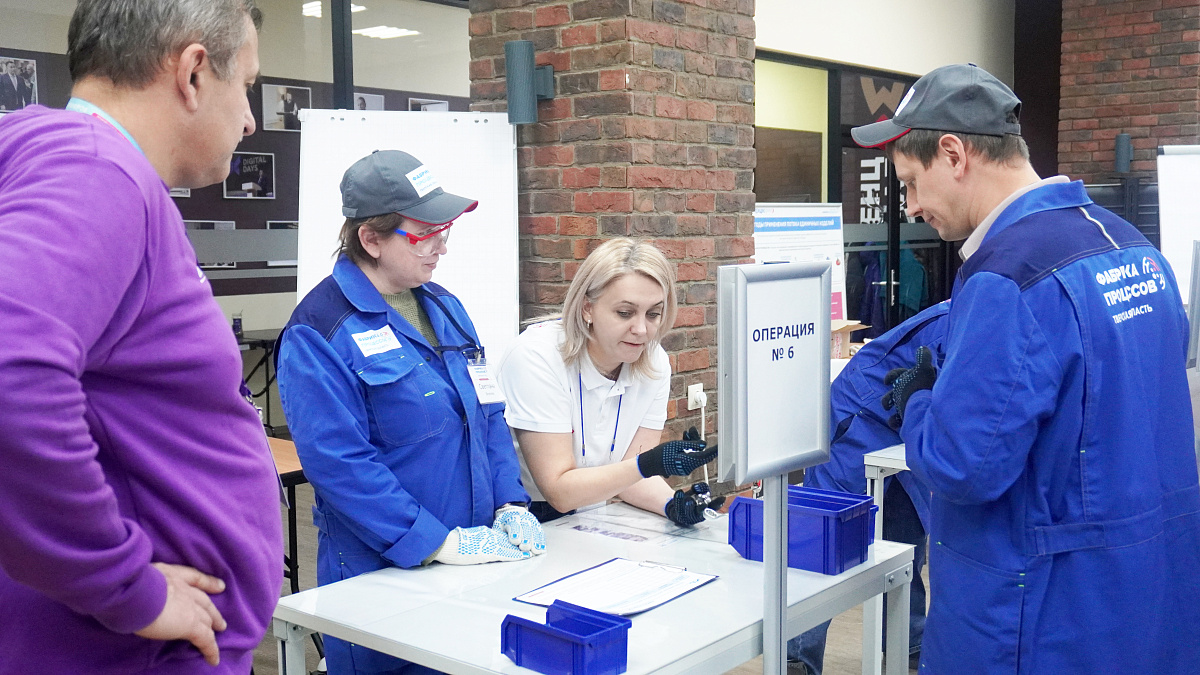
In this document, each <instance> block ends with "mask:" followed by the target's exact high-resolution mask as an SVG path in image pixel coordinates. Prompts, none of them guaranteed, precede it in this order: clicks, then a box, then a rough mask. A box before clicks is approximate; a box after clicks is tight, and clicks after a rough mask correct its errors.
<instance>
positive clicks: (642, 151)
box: [470, 0, 755, 437]
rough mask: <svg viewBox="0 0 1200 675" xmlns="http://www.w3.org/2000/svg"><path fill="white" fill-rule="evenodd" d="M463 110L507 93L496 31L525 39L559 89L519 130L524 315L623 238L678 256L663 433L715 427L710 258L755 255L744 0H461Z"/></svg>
mask: <svg viewBox="0 0 1200 675" xmlns="http://www.w3.org/2000/svg"><path fill="white" fill-rule="evenodd" d="M471 14H472V16H471V19H470V33H471V59H472V60H471V67H470V72H471V99H472V109H474V110H482V111H498V110H504V109H505V102H504V95H505V92H504V43H505V42H506V41H508V40H518V39H524V40H530V41H532V42H533V43H534V48H535V50H536V53H537V62H538V63H539V64H547V63H548V64H552V65H553V66H554V71H555V79H556V84H557V92H558V93H557V97H556V98H555V99H553V100H550V101H542V102H540V103H539V105H538V109H539V112H538V114H539V120H540V121H539V122H538V123H537V124H528V125H522V126H521V127H520V130H519V132H518V151H517V152H518V157H517V161H518V167H519V176H520V185H519V209H520V255H521V313H522V316H523V317H526V318H527V317H533V316H538V315H541V314H546V313H550V312H555V311H558V310H559V309H560V305H561V302H562V299H563V296H564V295H565V293H566V289H567V286H568V285H569V283H570V281H571V279H572V278H573V276H574V273H575V271H576V270H577V269H578V267H579V264H580V262H581V261H582V260H583V258H585V257H586V256H587V254H588V252H589V251H591V250H592V249H593V248H594V247H595V246H596V245H598V244H599V243H600V242H602V241H603V240H604V239H606V238H610V237H614V236H632V237H636V238H641V239H647V240H650V241H652V242H653V243H654V244H655V245H657V246H658V247H659V248H660V249H661V250H662V251H663V253H665V254H666V255H667V257H668V258H669V259H671V260H672V261H673V262H675V265H676V271H677V274H678V277H679V285H678V292H679V300H680V310H679V316H678V319H677V321H676V324H675V330H674V331H673V332H672V333H671V334H670V335H668V336H667V338H666V339H665V340H664V346H665V347H666V348H667V351H668V352H669V353H670V355H671V365H672V368H673V371H674V373H675V375H674V377H673V379H672V388H671V395H672V399H671V401H670V404H669V408H668V415H669V417H670V421H669V422H668V433H669V434H671V435H673V436H676V437H677V435H678V434H679V433H682V431H683V430H684V429H685V428H686V427H687V426H689V425H691V424H696V423H697V422H698V419H697V417H696V413H690V412H689V411H688V410H687V405H686V404H687V399H686V386H687V385H688V384H691V383H694V382H703V383H704V388H705V391H706V392H707V393H708V397H709V405H708V420H707V424H708V430H709V431H713V430H714V429H715V427H716V373H715V370H714V368H715V366H716V361H717V354H716V269H717V266H718V265H721V264H726V263H732V262H738V261H742V260H745V259H746V258H747V257H748V256H750V255H752V254H753V251H754V242H753V239H752V238H751V234H752V232H753V209H754V194H753V192H752V190H753V180H754V165H755V152H754V147H753V144H754V127H753V123H754V107H753V101H754V64H753V58H754V19H753V16H754V0H678V1H676V0H472V1H471Z"/></svg>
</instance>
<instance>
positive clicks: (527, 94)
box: [504, 40, 554, 124]
mask: <svg viewBox="0 0 1200 675" xmlns="http://www.w3.org/2000/svg"><path fill="white" fill-rule="evenodd" d="M504 77H505V80H506V83H505V84H506V87H507V89H508V121H509V123H510V124H532V123H534V122H537V102H538V101H539V100H546V99H552V98H554V66H538V65H535V63H534V56H533V43H532V42H530V41H529V40H510V41H508V42H505V43H504Z"/></svg>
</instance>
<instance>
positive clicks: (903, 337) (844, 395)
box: [804, 301, 950, 529]
mask: <svg viewBox="0 0 1200 675" xmlns="http://www.w3.org/2000/svg"><path fill="white" fill-rule="evenodd" d="M949 311H950V303H949V302H948V301H947V302H939V303H938V304H936V305H934V306H932V307H928V308H926V309H924V310H922V311H921V312H920V313H918V314H917V315H915V316H913V317H911V318H909V319H908V320H907V321H905V322H904V323H901V324H900V325H898V326H896V327H895V328H893V329H891V330H889V331H888V332H886V333H884V334H883V335H880V336H879V337H877V338H875V339H874V340H871V341H870V342H868V343H867V344H865V345H863V346H862V348H861V349H859V350H858V353H857V354H855V355H854V357H853V358H851V359H850V363H848V364H846V367H845V369H843V370H842V372H841V373H839V374H838V376H837V379H835V380H834V381H833V385H832V386H831V387H830V389H829V415H830V418H829V429H830V433H831V435H832V436H831V438H830V442H829V461H828V462H826V463H824V464H818V465H817V466H814V467H810V468H808V469H806V470H805V472H804V484H805V485H808V486H811V487H817V488H823V489H826V490H840V491H842V492H851V493H854V494H865V493H866V491H867V477H866V466H865V465H864V463H863V455H865V454H867V453H868V452H875V451H876V450H882V449H884V448H888V447H891V446H893V445H897V444H899V443H903V441H902V440H901V439H900V432H898V431H895V430H893V429H892V428H891V427H890V426H888V419H889V418H890V417H891V416H892V414H893V413H894V412H895V411H894V410H884V409H883V395H884V394H886V393H887V392H888V390H889V389H891V386H890V385H886V384H884V383H883V380H884V377H886V376H887V374H888V373H889V372H891V370H892V369H894V368H909V367H911V366H912V365H913V363H915V362H916V360H917V348H918V347H920V346H922V345H924V346H926V347H929V348H930V349H931V350H932V351H933V354H934V358H935V360H936V361H937V362H938V363H941V359H942V357H943V356H944V352H943V349H942V342H943V338H944V337H945V335H946V314H947V312H949ZM892 478H895V479H897V480H899V481H900V484H901V485H902V486H903V487H904V491H905V492H907V493H908V496H909V498H910V499H911V500H912V503H913V506H914V507H915V508H916V510H917V515H918V516H919V517H920V518H921V524H922V525H924V526H925V527H926V529H928V527H929V489H928V488H925V487H923V486H922V485H921V484H920V482H919V481H918V480H917V479H916V478H915V477H914V476H913V475H912V472H910V471H901V472H900V473H898V474H896V475H895V476H892V477H889V478H888V481H891V479H892Z"/></svg>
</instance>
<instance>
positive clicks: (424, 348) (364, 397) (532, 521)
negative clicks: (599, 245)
mask: <svg viewBox="0 0 1200 675" xmlns="http://www.w3.org/2000/svg"><path fill="white" fill-rule="evenodd" d="M341 190H342V211H343V215H345V216H346V218H347V220H346V222H345V224H344V225H343V226H342V230H341V243H340V248H339V255H338V259H337V262H336V264H335V265H334V269H333V274H332V275H330V276H329V277H326V278H325V279H324V280H323V281H322V282H321V283H319V284H318V285H317V286H316V287H315V288H314V289H313V290H312V291H310V292H309V293H308V295H307V296H305V298H304V300H303V301H301V302H300V304H299V305H298V306H297V307H296V310H295V311H294V312H293V313H292V317H291V320H290V321H288V324H287V326H285V327H284V331H283V333H282V335H281V336H280V348H279V371H278V372H279V390H280V397H281V399H282V403H283V408H284V411H285V413H286V414H287V419H288V426H289V428H290V429H291V432H292V438H293V439H294V440H295V443H296V450H297V453H298V454H299V456H300V462H301V464H302V465H303V466H304V475H305V476H306V477H307V478H308V480H309V482H311V483H312V485H313V490H314V492H315V494H316V505H315V506H314V507H313V521H314V524H315V525H316V526H317V528H318V530H319V532H318V539H317V542H318V545H317V583H318V584H319V585H324V584H329V583H333V582H335V581H340V580H342V579H346V578H349V577H352V576H356V575H359V574H363V573H365V572H371V571H374V570H378V569H382V568H385V567H390V566H397V567H415V566H418V565H423V564H429V563H432V562H442V563H449V564H460V565H466V564H475V563H486V562H502V561H512V560H522V559H525V558H528V557H530V556H532V555H536V554H539V553H542V552H544V551H545V539H544V537H543V535H542V530H541V526H540V525H539V524H538V521H537V519H536V518H534V517H533V516H532V515H530V514H529V512H528V511H527V510H526V508H527V506H528V504H529V496H528V494H527V493H526V492H525V489H524V488H523V487H522V485H521V479H520V468H519V465H518V462H517V457H516V453H515V452H514V450H513V443H512V437H511V436H510V434H509V431H508V427H507V426H506V425H505V422H504V405H503V403H501V402H499V401H498V400H495V401H494V400H493V399H494V398H495V397H493V396H490V395H489V393H488V389H487V388H486V387H483V386H479V388H478V389H477V386H478V385H480V383H479V382H477V381H476V380H475V379H474V378H475V377H476V375H477V374H478V370H473V369H472V368H471V366H473V365H478V364H480V363H481V362H482V359H483V348H482V346H481V345H480V344H479V340H478V337H477V336H476V333H475V329H474V326H473V325H472V324H471V320H470V318H469V317H468V316H467V313H466V311H465V310H464V309H463V306H462V304H461V303H460V302H459V300H458V298H456V297H454V296H453V295H451V294H450V293H449V292H447V291H446V290H445V289H443V288H442V287H441V286H438V285H437V284H434V283H432V282H431V281H430V279H431V278H432V276H433V271H434V268H436V267H437V263H438V260H439V258H440V256H442V255H444V254H445V253H446V240H447V238H448V237H449V234H450V226H451V225H453V223H454V219H456V218H458V217H459V216H461V215H462V214H463V213H464V212H467V211H471V210H473V209H474V208H475V207H476V205H477V204H478V202H475V201H473V200H470V199H465V198H463V197H459V196H457V195H452V194H450V193H448V192H444V191H443V190H442V189H441V187H439V186H438V183H437V181H436V179H435V178H434V177H433V175H432V174H431V173H430V171H429V169H428V168H427V167H425V166H423V165H422V164H421V162H420V161H419V160H417V159H416V158H415V157H413V156H411V155H409V154H407V153H403V152H399V151H395V150H384V151H378V152H375V153H372V154H371V155H368V156H367V157H364V158H363V159H361V160H359V161H358V162H356V163H355V164H354V165H353V166H351V167H350V169H349V170H347V171H346V174H345V176H344V177H343V179H342V184H341ZM481 399H482V400H481ZM325 648H326V659H327V665H328V667H329V672H330V673H331V674H332V675H338V674H340V673H414V672H421V671H422V670H427V669H424V668H422V667H420V666H416V665H415V664H411V663H408V662H405V661H401V660H399V659H396V658H393V657H390V656H385V655H383V654H380V653H378V652H373V651H371V650H369V649H366V648H365V647H361V646H358V645H351V644H349V643H347V642H344V641H341V640H337V639H333V638H326V640H325Z"/></svg>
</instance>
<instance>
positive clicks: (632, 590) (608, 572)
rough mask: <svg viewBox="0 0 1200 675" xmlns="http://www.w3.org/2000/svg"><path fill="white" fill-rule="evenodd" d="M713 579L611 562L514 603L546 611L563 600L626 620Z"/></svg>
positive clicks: (661, 566) (650, 564) (658, 567)
mask: <svg viewBox="0 0 1200 675" xmlns="http://www.w3.org/2000/svg"><path fill="white" fill-rule="evenodd" d="M716 578H717V575H715V574H697V573H696V572H689V571H687V570H686V569H684V568H682V567H675V566H672V565H664V564H661V563H655V562H638V561H636V560H626V559H625V558H613V559H612V560H609V561H608V562H606V563H601V564H599V565H596V566H595V567H592V568H589V569H586V570H583V571H582V572H577V573H575V574H572V575H570V576H567V577H563V578H562V579H559V580H558V581H555V582H552V583H549V584H546V585H545V586H542V587H541V588H538V589H535V590H532V591H529V592H528V593H526V594H524V595H519V596H517V597H515V598H513V599H514V600H516V601H518V602H527V603H529V604H531V605H541V606H543V607H549V606H550V603H552V602H554V601H555V600H563V601H566V602H569V603H572V604H575V605H579V606H580V607H587V608H588V609H594V610H596V611H597V612H607V613H609V614H617V615H619V616H629V615H630V614H637V613H638V612H644V611H646V610H648V609H654V608H655V607H658V606H659V605H661V604H663V603H666V602H669V601H671V600H674V599H675V598H678V597H679V596H681V595H683V594H684V593H688V592H689V591H693V590H695V589H697V588H699V587H701V586H703V585H704V584H707V583H708V582H710V581H712V580H714V579H716Z"/></svg>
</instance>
